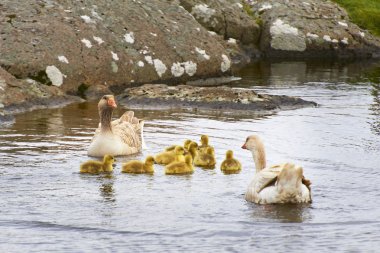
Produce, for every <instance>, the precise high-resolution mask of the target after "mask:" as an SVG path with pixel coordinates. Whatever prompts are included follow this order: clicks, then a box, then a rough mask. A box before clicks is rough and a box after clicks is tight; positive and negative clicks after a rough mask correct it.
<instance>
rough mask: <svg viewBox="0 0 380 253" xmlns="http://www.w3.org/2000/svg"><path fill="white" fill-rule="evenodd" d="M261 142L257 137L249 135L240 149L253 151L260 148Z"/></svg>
mask: <svg viewBox="0 0 380 253" xmlns="http://www.w3.org/2000/svg"><path fill="white" fill-rule="evenodd" d="M261 144H262V142H261V139H260V137H259V136H257V135H250V136H248V137H247V139H246V140H245V143H244V144H243V146H242V147H241V148H242V149H247V150H249V151H255V150H256V149H257V148H258V147H259V146H261Z"/></svg>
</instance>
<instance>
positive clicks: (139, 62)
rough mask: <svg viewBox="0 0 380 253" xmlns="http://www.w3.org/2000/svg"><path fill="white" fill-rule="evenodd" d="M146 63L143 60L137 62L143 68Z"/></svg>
mask: <svg viewBox="0 0 380 253" xmlns="http://www.w3.org/2000/svg"><path fill="white" fill-rule="evenodd" d="M144 65H145V64H144V62H143V61H138V62H137V66H139V67H141V68H142V67H144Z"/></svg>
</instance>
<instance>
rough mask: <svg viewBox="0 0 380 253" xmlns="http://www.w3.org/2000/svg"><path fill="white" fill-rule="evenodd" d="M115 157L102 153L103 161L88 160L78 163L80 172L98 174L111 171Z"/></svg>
mask: <svg viewBox="0 0 380 253" xmlns="http://www.w3.org/2000/svg"><path fill="white" fill-rule="evenodd" d="M114 162H115V158H114V157H113V156H112V155H104V157H103V162H101V161H94V160H90V161H87V162H84V163H82V164H81V165H80V173H90V174H98V173H101V172H112V171H113V166H112V165H113V163H114Z"/></svg>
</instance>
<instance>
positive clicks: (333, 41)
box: [331, 39, 339, 44]
mask: <svg viewBox="0 0 380 253" xmlns="http://www.w3.org/2000/svg"><path fill="white" fill-rule="evenodd" d="M331 42H332V43H334V44H336V43H339V41H338V40H337V39H333V40H331Z"/></svg>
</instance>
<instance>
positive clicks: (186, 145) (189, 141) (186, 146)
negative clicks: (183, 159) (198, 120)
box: [183, 140, 193, 149]
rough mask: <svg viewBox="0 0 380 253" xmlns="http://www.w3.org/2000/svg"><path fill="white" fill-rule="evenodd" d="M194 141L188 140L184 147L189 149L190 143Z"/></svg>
mask: <svg viewBox="0 0 380 253" xmlns="http://www.w3.org/2000/svg"><path fill="white" fill-rule="evenodd" d="M192 142H193V141H192V140H186V141H185V142H184V143H183V147H184V148H186V149H189V145H190V144H191V143H192Z"/></svg>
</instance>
